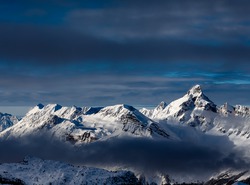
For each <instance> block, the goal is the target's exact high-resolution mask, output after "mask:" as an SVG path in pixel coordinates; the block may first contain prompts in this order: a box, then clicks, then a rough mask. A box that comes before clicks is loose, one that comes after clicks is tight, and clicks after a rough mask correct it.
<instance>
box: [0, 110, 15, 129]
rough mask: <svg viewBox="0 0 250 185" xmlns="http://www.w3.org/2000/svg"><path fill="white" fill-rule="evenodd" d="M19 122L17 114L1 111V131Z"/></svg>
mask: <svg viewBox="0 0 250 185" xmlns="http://www.w3.org/2000/svg"><path fill="white" fill-rule="evenodd" d="M17 122H18V118H17V117H16V116H12V115H11V114H7V113H1V112H0V132H1V131H3V130H5V129H7V128H9V127H11V126H13V125H14V124H16V123H17Z"/></svg>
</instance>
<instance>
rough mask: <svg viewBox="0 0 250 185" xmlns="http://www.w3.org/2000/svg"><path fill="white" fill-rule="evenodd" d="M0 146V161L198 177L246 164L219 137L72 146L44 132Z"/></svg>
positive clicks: (238, 168) (113, 140) (115, 141)
mask: <svg viewBox="0 0 250 185" xmlns="http://www.w3.org/2000/svg"><path fill="white" fill-rule="evenodd" d="M204 141H206V142H204ZM214 141H216V142H214ZM203 142H204V143H203ZM0 146H1V148H4V150H3V151H2V152H1V153H0V159H1V161H0V162H15V161H21V160H22V158H23V157H24V156H25V155H32V156H36V157H40V158H44V159H53V160H61V161H64V162H69V163H73V164H76V165H88V166H97V167H109V168H110V167H123V168H128V169H132V170H135V171H137V172H138V171H139V172H143V173H146V174H147V173H149V174H155V173H164V174H165V173H167V174H171V175H179V176H180V175H184V176H191V177H195V178H199V179H200V178H201V177H202V178H204V177H208V176H210V175H211V174H212V173H214V172H218V171H220V170H224V169H228V168H231V169H237V170H242V169H247V168H248V167H249V163H248V161H246V160H245V159H244V158H242V153H240V152H239V151H236V150H234V149H233V145H232V143H230V142H229V141H228V140H226V138H224V137H219V136H204V137H203V139H202V137H201V141H198V143H193V142H188V141H187V142H186V141H183V142H180V141H163V140H151V139H143V138H115V139H109V140H106V141H98V142H95V143H91V144H88V145H83V146H81V147H73V146H72V145H71V144H65V143H62V142H60V141H57V140H55V139H53V140H52V139H51V138H50V137H46V135H45V137H41V136H35V137H31V136H30V137H27V138H23V139H20V138H19V139H14V140H8V141H1V142H0ZM41 148H42V150H41ZM62 154H63V155H62Z"/></svg>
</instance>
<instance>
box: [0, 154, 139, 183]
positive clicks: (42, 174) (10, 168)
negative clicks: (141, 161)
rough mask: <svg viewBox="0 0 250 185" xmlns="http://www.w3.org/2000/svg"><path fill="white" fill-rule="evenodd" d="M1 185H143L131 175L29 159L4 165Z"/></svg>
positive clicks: (1, 168)
mask: <svg viewBox="0 0 250 185" xmlns="http://www.w3.org/2000/svg"><path fill="white" fill-rule="evenodd" d="M0 183H1V184H20V185H22V184H23V185H24V184H25V185H33V184H79V185H80V184H100V185H101V184H107V185H112V184H113V185H116V184H124V185H126V184H127V185H132V184H134V185H136V184H140V183H139V180H138V179H137V178H136V176H135V175H134V174H133V173H132V172H130V171H107V170H104V169H98V168H91V167H84V166H82V167H75V166H72V165H69V164H66V163H62V162H56V161H51V160H42V159H39V158H32V157H26V158H25V159H24V161H23V162H21V163H8V164H7V163H5V164H0Z"/></svg>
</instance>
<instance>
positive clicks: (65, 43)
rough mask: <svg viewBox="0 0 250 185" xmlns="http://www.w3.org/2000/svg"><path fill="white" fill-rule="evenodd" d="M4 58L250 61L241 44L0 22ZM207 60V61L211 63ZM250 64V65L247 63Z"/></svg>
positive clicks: (50, 61) (0, 47) (46, 61)
mask: <svg viewBox="0 0 250 185" xmlns="http://www.w3.org/2000/svg"><path fill="white" fill-rule="evenodd" d="M0 40H1V43H0V56H1V58H2V60H7V61H8V60H11V62H13V61H19V62H20V61H21V62H23V63H25V62H26V61H30V62H31V63H34V64H36V62H38V64H49V65H53V64H65V63H68V64H70V63H72V62H73V63H75V62H78V63H79V62H80V63H81V62H84V61H85V62H86V61H92V62H93V61H100V60H102V61H110V62H111V64H112V62H113V63H120V62H121V63H126V61H131V60H134V61H136V63H145V62H146V63H148V62H152V61H154V62H156V63H157V62H160V63H171V62H173V61H177V62H179V63H183V62H184V63H185V62H186V63H190V62H191V63H192V62H193V63H197V62H198V63H200V62H205V63H208V64H209V63H215V62H218V61H224V62H220V63H222V64H224V65H227V64H229V65H233V64H234V62H235V61H236V60H237V62H240V63H243V64H244V63H245V64H246V63H247V61H248V58H250V54H249V53H250V52H249V51H250V47H249V46H247V45H241V44H237V43H236V44H230V43H229V44H222V45H218V46H211V45H209V44H208V45H206V44H202V43H201V44H200V43H195V42H192V41H183V40H166V39H137V40H136V39H135V40H134V39H129V40H126V41H123V42H119V41H112V40H108V39H105V38H100V37H94V36H90V35H86V34H85V33H79V32H77V31H73V30H70V29H67V28H63V27H56V28H51V27H46V26H44V27H39V26H27V25H18V26H17V25H13V24H11V25H10V24H4V25H0ZM208 64H207V65H208ZM246 66H247V67H248V65H246Z"/></svg>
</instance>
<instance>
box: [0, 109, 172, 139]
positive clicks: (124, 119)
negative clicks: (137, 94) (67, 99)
mask: <svg viewBox="0 0 250 185" xmlns="http://www.w3.org/2000/svg"><path fill="white" fill-rule="evenodd" d="M169 132H170V131H169ZM43 134H47V136H48V137H51V138H52V137H56V138H59V139H60V140H63V141H69V142H71V143H74V144H76V143H77V144H79V143H85V142H92V141H95V140H99V139H105V138H109V137H114V136H119V135H132V136H139V137H158V138H169V137H170V135H169V133H168V131H166V130H164V129H162V128H161V127H160V126H159V125H157V123H155V122H154V121H152V120H151V119H149V118H148V117H146V116H144V115H143V114H142V113H140V111H138V110H137V109H135V108H134V107H132V106H129V105H124V104H121V105H115V106H108V107H104V108H101V107H98V108H91V107H90V108H79V107H76V106H73V107H62V106H61V105H58V104H48V105H46V106H44V105H42V104H38V105H37V106H35V107H34V108H33V109H31V110H30V111H29V112H28V113H27V114H26V115H25V116H24V117H23V119H22V120H20V121H19V122H18V123H17V124H15V125H14V126H12V127H10V128H9V129H6V130H5V131H3V132H1V133H0V137H1V138H4V139H7V138H19V137H26V136H29V135H33V136H34V135H36V136H37V135H43Z"/></svg>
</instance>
